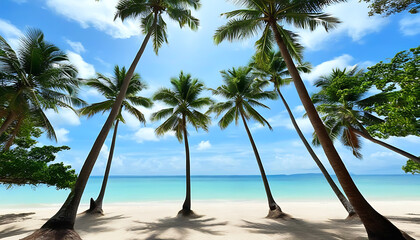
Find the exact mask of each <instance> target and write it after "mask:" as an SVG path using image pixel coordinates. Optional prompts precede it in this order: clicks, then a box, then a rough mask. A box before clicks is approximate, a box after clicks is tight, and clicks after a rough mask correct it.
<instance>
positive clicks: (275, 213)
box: [266, 208, 292, 220]
mask: <svg viewBox="0 0 420 240" xmlns="http://www.w3.org/2000/svg"><path fill="white" fill-rule="evenodd" d="M266 218H271V219H284V220H289V219H292V216H291V215H289V214H287V213H284V212H282V211H281V210H280V208H276V209H274V210H269V211H268V214H267V217H266Z"/></svg>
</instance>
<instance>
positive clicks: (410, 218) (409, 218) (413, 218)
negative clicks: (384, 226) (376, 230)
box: [387, 213, 420, 224]
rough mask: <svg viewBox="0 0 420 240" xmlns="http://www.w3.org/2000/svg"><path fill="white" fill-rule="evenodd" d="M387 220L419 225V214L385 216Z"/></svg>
mask: <svg viewBox="0 0 420 240" xmlns="http://www.w3.org/2000/svg"><path fill="white" fill-rule="evenodd" d="M387 218H388V219H389V220H394V221H399V222H406V223H413V224H420V214H415V213H408V214H406V215H405V216H387Z"/></svg>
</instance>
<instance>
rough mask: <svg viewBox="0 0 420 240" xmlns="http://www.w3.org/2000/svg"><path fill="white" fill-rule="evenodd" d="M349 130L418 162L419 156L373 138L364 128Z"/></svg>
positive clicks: (419, 160) (419, 161)
mask: <svg viewBox="0 0 420 240" xmlns="http://www.w3.org/2000/svg"><path fill="white" fill-rule="evenodd" d="M351 130H352V131H354V132H355V133H356V134H357V135H359V136H362V137H364V138H366V139H367V140H369V141H371V142H374V143H376V144H379V145H381V146H382V147H386V148H388V149H389V150H391V151H394V152H396V153H399V154H401V155H403V156H404V157H406V158H409V159H411V160H413V161H415V162H417V163H419V164H420V158H419V157H416V156H414V155H413V154H411V153H408V152H406V151H404V150H402V149H399V148H397V147H394V146H392V145H389V144H388V143H385V142H382V141H380V140H378V139H376V138H373V137H372V136H371V135H370V134H369V133H368V132H367V131H366V130H365V129H363V130H364V131H360V130H358V129H355V128H351Z"/></svg>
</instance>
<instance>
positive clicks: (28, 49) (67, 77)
mask: <svg viewBox="0 0 420 240" xmlns="http://www.w3.org/2000/svg"><path fill="white" fill-rule="evenodd" d="M68 60H69V59H68V57H67V55H66V54H65V53H63V52H62V51H61V50H60V49H59V48H58V47H56V46H55V45H53V44H51V43H49V42H47V41H45V39H44V34H43V33H42V32H41V31H40V30H38V29H29V30H28V32H27V33H26V35H24V36H23V37H22V38H21V41H20V46H19V49H18V54H17V53H16V52H15V51H14V50H13V49H12V48H11V47H10V45H9V44H8V43H7V42H6V40H5V39H4V38H3V37H1V36H0V73H1V78H2V82H1V90H0V108H1V109H0V117H2V118H8V117H12V118H13V119H12V120H13V121H17V122H19V121H22V120H23V118H25V116H29V115H30V116H32V117H33V118H34V119H35V120H36V121H37V126H39V127H42V128H44V129H45V130H46V132H47V136H48V137H50V138H52V139H56V136H55V132H54V129H53V127H52V125H51V124H50V122H49V121H48V118H47V117H46V115H45V114H44V112H43V110H45V109H54V110H55V111H57V110H58V107H65V108H70V109H73V108H72V106H73V105H75V106H82V105H84V104H85V102H84V101H83V100H81V99H79V98H77V97H76V94H77V90H78V86H79V80H78V79H77V78H76V75H77V70H76V69H75V67H74V66H72V65H70V64H69V63H68ZM73 110H74V109H73ZM15 125H18V123H16V124H15ZM5 127H7V126H5ZM3 132H4V131H1V133H3ZM1 133H0V134H1Z"/></svg>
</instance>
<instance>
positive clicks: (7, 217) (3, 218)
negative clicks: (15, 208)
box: [0, 212, 35, 225]
mask: <svg viewBox="0 0 420 240" xmlns="http://www.w3.org/2000/svg"><path fill="white" fill-rule="evenodd" d="M33 214H35V213H34V212H29V213H16V214H15V213H10V214H4V215H0V225H3V224H9V223H13V222H18V221H23V220H26V219H29V218H28V216H29V215H33Z"/></svg>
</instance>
